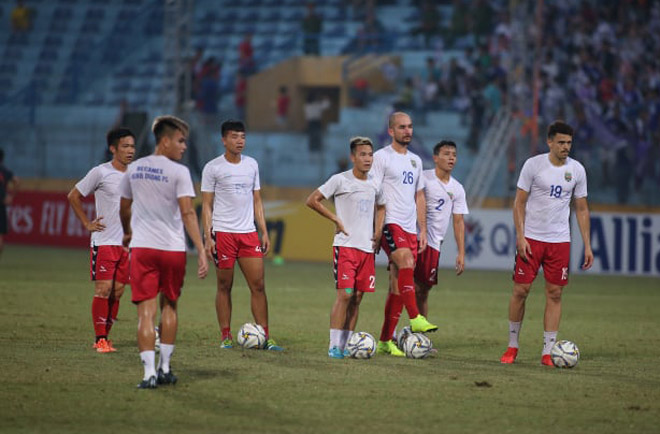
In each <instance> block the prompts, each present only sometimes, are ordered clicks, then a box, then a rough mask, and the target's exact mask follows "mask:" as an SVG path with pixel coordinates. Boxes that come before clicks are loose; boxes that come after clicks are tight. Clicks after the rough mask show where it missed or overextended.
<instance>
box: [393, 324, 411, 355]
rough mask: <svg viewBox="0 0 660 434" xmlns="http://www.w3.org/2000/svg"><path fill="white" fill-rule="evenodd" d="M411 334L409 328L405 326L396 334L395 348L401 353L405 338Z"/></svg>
mask: <svg viewBox="0 0 660 434" xmlns="http://www.w3.org/2000/svg"><path fill="white" fill-rule="evenodd" d="M411 334H412V330H411V329H410V326H405V327H404V328H402V329H401V331H400V332H398V333H397V334H396V346H397V347H399V349H400V350H401V351H403V343H404V342H405V341H406V338H407V337H408V336H410V335H411Z"/></svg>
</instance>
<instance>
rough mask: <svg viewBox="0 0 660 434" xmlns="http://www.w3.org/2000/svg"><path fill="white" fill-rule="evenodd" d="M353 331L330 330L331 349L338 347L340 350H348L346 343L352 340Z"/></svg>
mask: <svg viewBox="0 0 660 434" xmlns="http://www.w3.org/2000/svg"><path fill="white" fill-rule="evenodd" d="M352 334H353V332H352V331H351V330H339V329H330V347H329V348H332V347H337V348H339V349H340V350H343V349H344V348H346V342H348V340H349V339H350V338H351V335H352Z"/></svg>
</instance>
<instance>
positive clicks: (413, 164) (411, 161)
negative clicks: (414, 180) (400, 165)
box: [410, 160, 417, 168]
mask: <svg viewBox="0 0 660 434" xmlns="http://www.w3.org/2000/svg"><path fill="white" fill-rule="evenodd" d="M410 164H412V167H414V168H417V163H416V162H415V160H410Z"/></svg>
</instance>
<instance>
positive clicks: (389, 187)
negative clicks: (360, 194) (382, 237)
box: [369, 145, 424, 234]
mask: <svg viewBox="0 0 660 434" xmlns="http://www.w3.org/2000/svg"><path fill="white" fill-rule="evenodd" d="M369 173H371V174H373V177H374V180H375V181H376V184H377V185H382V189H383V194H384V195H385V224H390V223H394V224H397V225H399V226H401V228H402V229H403V230H404V231H406V232H408V233H410V234H416V233H417V207H416V202H415V193H417V191H419V190H422V189H423V188H424V178H423V177H422V159H421V158H419V157H418V156H417V155H416V154H413V153H412V152H410V151H407V152H406V153H405V154H399V153H398V152H396V151H395V150H394V148H392V145H389V146H386V147H385V148H383V149H379V150H378V151H376V152H375V153H374V162H373V165H372V166H371V171H370V172H369Z"/></svg>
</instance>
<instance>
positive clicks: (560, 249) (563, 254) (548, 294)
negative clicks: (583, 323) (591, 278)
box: [541, 243, 571, 366]
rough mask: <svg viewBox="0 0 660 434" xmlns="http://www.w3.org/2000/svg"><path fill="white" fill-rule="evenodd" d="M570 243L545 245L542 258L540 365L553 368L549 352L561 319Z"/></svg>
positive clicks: (555, 338) (566, 282)
mask: <svg viewBox="0 0 660 434" xmlns="http://www.w3.org/2000/svg"><path fill="white" fill-rule="evenodd" d="M570 254H571V245H570V243H547V244H546V255H545V256H544V258H543V275H544V277H545V314H544V317H543V352H542V355H541V364H543V365H547V366H553V364H552V359H551V358H550V350H552V347H553V346H554V344H555V342H556V341H557V332H558V331H559V321H560V319H561V295H562V292H563V289H564V286H566V285H567V284H568V266H569V262H570Z"/></svg>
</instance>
